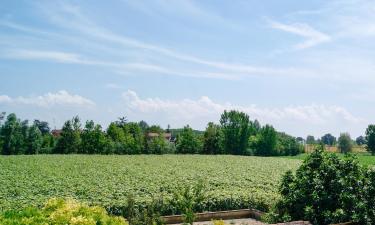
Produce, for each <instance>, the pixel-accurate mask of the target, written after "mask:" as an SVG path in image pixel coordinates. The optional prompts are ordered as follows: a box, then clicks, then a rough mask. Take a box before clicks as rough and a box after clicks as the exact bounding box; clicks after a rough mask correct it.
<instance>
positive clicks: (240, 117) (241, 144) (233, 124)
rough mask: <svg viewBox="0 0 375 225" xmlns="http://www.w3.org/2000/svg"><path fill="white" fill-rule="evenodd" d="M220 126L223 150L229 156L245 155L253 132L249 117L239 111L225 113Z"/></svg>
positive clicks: (222, 115)
mask: <svg viewBox="0 0 375 225" xmlns="http://www.w3.org/2000/svg"><path fill="white" fill-rule="evenodd" d="M220 125H221V129H222V132H223V148H224V152H225V153H227V154H234V155H245V154H246V153H247V147H248V140H249V137H250V135H251V134H252V132H254V131H253V130H252V126H251V123H250V120H249V116H248V115H247V114H246V113H244V112H239V111H235V110H232V111H224V113H223V114H221V118H220Z"/></svg>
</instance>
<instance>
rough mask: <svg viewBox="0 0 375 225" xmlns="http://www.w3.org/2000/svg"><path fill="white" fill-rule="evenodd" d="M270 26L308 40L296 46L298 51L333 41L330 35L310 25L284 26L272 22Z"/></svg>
mask: <svg viewBox="0 0 375 225" xmlns="http://www.w3.org/2000/svg"><path fill="white" fill-rule="evenodd" d="M270 24H271V27H272V28H274V29H278V30H282V31H285V32H288V33H292V34H296V35H299V36H301V37H304V38H306V40H305V41H304V42H302V43H299V44H297V45H295V48H296V49H305V48H310V47H313V46H315V45H318V44H321V43H324V42H329V41H331V37H330V36H329V35H327V34H324V33H322V32H320V31H317V30H315V29H314V28H312V27H311V26H309V25H308V24H304V23H294V24H283V23H279V22H275V21H271V22H270Z"/></svg>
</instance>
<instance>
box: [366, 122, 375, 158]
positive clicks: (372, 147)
mask: <svg viewBox="0 0 375 225" xmlns="http://www.w3.org/2000/svg"><path fill="white" fill-rule="evenodd" d="M366 143H367V148H366V149H367V151H369V152H371V154H372V155H375V125H374V124H370V125H369V126H368V127H367V129H366Z"/></svg>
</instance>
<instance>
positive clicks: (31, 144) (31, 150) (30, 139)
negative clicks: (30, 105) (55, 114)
mask: <svg viewBox="0 0 375 225" xmlns="http://www.w3.org/2000/svg"><path fill="white" fill-rule="evenodd" d="M26 145H27V147H26V152H25V153H26V154H29V155H31V154H38V153H39V152H40V150H41V148H42V145H43V136H42V132H41V131H40V130H39V128H38V127H37V126H36V125H35V124H34V125H32V126H30V128H29V131H28V136H27V138H26Z"/></svg>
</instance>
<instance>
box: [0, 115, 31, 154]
mask: <svg viewBox="0 0 375 225" xmlns="http://www.w3.org/2000/svg"><path fill="white" fill-rule="evenodd" d="M22 128H23V126H22V123H21V121H20V120H19V119H18V118H17V116H16V114H14V113H11V114H9V115H8V116H7V119H6V120H5V122H4V125H3V126H2V128H1V130H0V139H1V143H2V152H1V154H3V155H15V154H23V153H24V152H25V136H24V135H23V132H22V131H23V129H22Z"/></svg>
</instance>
